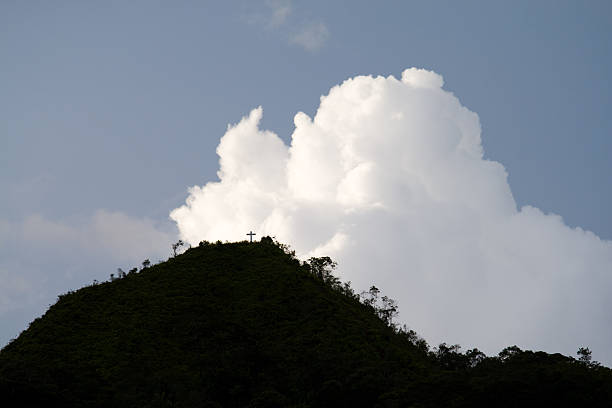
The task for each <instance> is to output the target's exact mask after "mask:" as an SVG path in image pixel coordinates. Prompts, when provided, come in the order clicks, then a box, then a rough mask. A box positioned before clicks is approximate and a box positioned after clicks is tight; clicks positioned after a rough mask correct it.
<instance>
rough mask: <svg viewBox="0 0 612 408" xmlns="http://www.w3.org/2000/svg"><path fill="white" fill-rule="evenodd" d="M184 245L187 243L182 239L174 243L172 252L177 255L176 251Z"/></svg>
mask: <svg viewBox="0 0 612 408" xmlns="http://www.w3.org/2000/svg"><path fill="white" fill-rule="evenodd" d="M183 245H185V243H184V242H183V240H180V239H179V240H178V241H177V242H176V243H175V244H172V254H173V255H174V256H176V251H177V250H178V249H179V248H180V247H182V246H183Z"/></svg>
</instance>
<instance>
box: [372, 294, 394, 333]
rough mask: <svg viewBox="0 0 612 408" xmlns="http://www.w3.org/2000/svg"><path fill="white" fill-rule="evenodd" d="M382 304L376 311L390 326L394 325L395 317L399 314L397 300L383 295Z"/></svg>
mask: <svg viewBox="0 0 612 408" xmlns="http://www.w3.org/2000/svg"><path fill="white" fill-rule="evenodd" d="M381 301H382V306H381V307H379V308H378V310H377V311H376V312H377V313H378V316H379V317H380V318H381V319H382V320H383V321H384V322H385V323H387V325H389V326H393V319H394V318H395V317H397V315H398V313H399V312H398V307H397V301H395V300H393V299H391V298H389V297H387V296H383V297H382V298H381Z"/></svg>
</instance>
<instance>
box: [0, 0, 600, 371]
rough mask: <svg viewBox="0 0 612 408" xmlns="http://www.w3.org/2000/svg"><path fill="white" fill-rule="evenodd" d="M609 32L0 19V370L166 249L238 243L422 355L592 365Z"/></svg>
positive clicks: (404, 19)
mask: <svg viewBox="0 0 612 408" xmlns="http://www.w3.org/2000/svg"><path fill="white" fill-rule="evenodd" d="M611 12H612V7H611V6H610V4H609V2H605V1H602V2H597V1H591V2H588V3H585V2H578V1H575V2H568V1H540V2H528V1H515V2H504V3H502V2H485V1H479V2H470V1H466V2H453V1H449V2H439V1H432V2H426V3H424V2H409V1H408V2H404V1H401V2H400V1H397V2H393V1H388V2H380V3H377V4H376V5H373V3H371V2H366V1H363V2H359V1H350V2H348V1H337V2H320V1H311V2H308V3H304V2H295V1H293V2H292V1H252V2H246V1H244V2H241V1H236V2H212V1H210V2H207V1H180V2H173V3H172V4H170V3H166V2H144V1H142V2H139V1H131V2H119V1H117V2H112V1H111V2H105V3H103V4H102V3H93V2H68V1H66V2H62V1H60V2H54V3H53V4H51V3H48V2H35V1H32V2H28V3H26V2H16V1H5V2H2V4H0V56H1V58H2V63H1V64H0V89H1V90H2V92H0V126H1V127H0V142H1V144H0V191H2V193H1V195H0V344H5V343H6V342H7V341H9V340H10V339H11V338H14V337H16V336H17V335H18V334H19V333H20V331H22V330H24V329H25V328H26V327H27V325H28V322H29V321H31V320H33V319H34V318H35V317H37V316H40V315H41V314H42V313H44V311H45V310H46V308H47V307H48V306H49V305H50V304H52V303H54V302H55V299H56V297H57V295H58V294H60V293H64V292H66V291H68V290H74V289H77V288H79V287H81V286H83V285H85V284H90V283H91V282H92V281H93V280H94V279H96V280H105V279H108V277H109V275H110V273H114V272H116V269H117V268H118V267H121V268H123V269H129V268H131V267H133V266H136V265H138V264H139V263H140V262H141V261H142V260H144V259H146V258H150V259H151V260H152V261H154V262H156V261H157V260H161V259H165V258H167V257H168V256H169V255H170V252H171V247H170V245H171V243H172V242H175V241H176V240H177V239H179V238H184V239H186V240H187V241H189V242H193V243H195V242H197V241H198V240H201V239H209V240H216V239H222V240H226V239H227V240H231V241H234V240H242V239H245V238H246V236H244V234H245V233H246V232H248V231H249V230H250V229H253V230H254V231H255V232H257V233H258V234H260V235H259V236H261V234H270V235H274V236H277V237H278V238H279V239H283V240H284V241H285V242H286V243H288V244H290V245H292V246H293V247H294V248H296V250H297V251H298V253H299V254H300V255H302V256H304V257H307V256H310V255H317V256H318V255H328V254H329V255H331V256H333V257H334V258H335V259H337V260H338V262H339V272H340V273H341V274H342V278H343V279H350V280H352V281H353V285H354V286H355V287H356V288H357V289H358V290H362V289H367V287H368V285H369V284H371V283H373V284H376V285H377V286H378V287H379V288H381V290H382V292H383V293H385V294H389V295H390V296H391V297H393V298H395V299H397V300H398V302H399V306H400V311H401V316H400V318H401V319H402V320H403V322H405V323H406V324H408V325H409V326H410V327H412V328H414V329H416V330H417V331H418V332H419V333H421V334H422V335H423V336H424V337H425V338H426V339H428V340H429V341H430V343H432V344H436V342H439V341H446V342H449V343H460V344H461V345H462V346H464V347H465V348H468V347H469V348H471V347H478V348H480V349H483V350H484V351H486V352H487V353H489V354H495V353H497V352H498V351H499V350H500V349H501V348H502V347H503V346H506V345H511V344H518V345H519V346H521V347H524V348H538V349H543V350H546V351H549V352H556V351H560V352H563V353H565V354H573V353H574V352H575V350H577V349H578V347H580V346H585V345H587V346H590V347H591V348H592V349H593V355H594V358H595V359H599V360H600V361H602V362H604V363H606V364H607V365H611V364H612V349H610V347H609V344H611V341H612V329H611V328H610V325H609V321H610V315H609V313H607V311H608V310H611V308H610V306H612V304H610V303H612V301H610V300H608V299H607V292H608V290H607V288H609V287H611V286H610V285H611V284H612V256H611V254H612V249H611V247H612V244H611V242H610V240H612V216H610V214H609V212H608V211H606V210H607V209H609V208H611V207H612V189H611V188H610V187H611V185H610V181H609V180H610V178H609V174H612V161H610V160H609V157H610V155H611V154H612V141H611V138H610V135H611V131H612V115H611V114H610V113H611V112H610V102H611V101H610V97H611V95H612V92H611V89H610V83H611V82H610V76H611V74H610V73H611V72H612V66H611V65H612V52H611V51H612V49H611V47H612V46H611V44H612V41H611V40H612V35H611V28H610V27H612V21H611V20H612V17H610V16H612V13H611ZM412 67H415V69H414V70H411V69H410V68H412ZM345 81H347V82H345ZM322 96H325V98H323V99H321V97H322ZM260 107H261V108H260ZM299 112H302V113H299ZM298 113H299V114H298ZM228 126H229V127H228ZM220 159H221V162H220ZM194 186H196V187H194ZM188 198H189V202H188V204H185V200H186V199H188ZM228 202H231V203H234V207H228V206H227V205H226V204H227V203H228ZM170 214H172V218H171V217H170ZM364 253H368V256H367V259H366V260H364V259H362V258H363V254H364ZM517 304H518V305H519V307H516V306H517Z"/></svg>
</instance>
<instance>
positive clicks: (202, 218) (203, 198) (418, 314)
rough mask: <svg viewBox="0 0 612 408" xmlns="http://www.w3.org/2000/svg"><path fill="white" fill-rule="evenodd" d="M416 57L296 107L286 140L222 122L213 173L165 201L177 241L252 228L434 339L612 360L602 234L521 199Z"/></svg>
mask: <svg viewBox="0 0 612 408" xmlns="http://www.w3.org/2000/svg"><path fill="white" fill-rule="evenodd" d="M442 86H443V80H442V77H441V76H440V75H438V74H436V73H434V72H430V71H426V70H422V69H415V68H412V69H408V70H406V71H404V73H403V74H402V77H401V79H396V78H394V77H393V76H389V77H387V78H384V77H371V76H359V77H356V78H351V79H348V80H346V81H345V82H344V83H342V84H341V85H338V86H335V87H333V88H332V89H331V90H330V91H329V94H328V95H326V96H323V97H321V104H320V106H319V108H318V111H317V113H316V115H315V117H314V119H311V118H310V117H309V116H308V115H306V114H304V113H301V112H300V113H298V114H297V115H295V118H294V123H295V130H294V132H293V135H292V140H291V145H290V146H286V145H284V143H283V142H282V141H281V139H280V138H279V137H278V136H277V135H275V134H274V133H272V132H270V131H265V130H261V129H259V122H260V120H261V117H262V109H261V108H257V109H254V110H253V111H252V112H251V113H250V114H249V115H248V116H247V117H245V118H243V119H242V120H241V121H240V122H239V123H238V124H236V125H234V126H229V127H228V130H227V132H226V134H225V135H224V136H223V137H222V138H221V142H220V144H219V147H218V149H217V153H218V154H219V156H220V170H219V173H218V175H219V178H220V181H219V182H209V183H207V184H206V185H204V186H202V187H199V186H195V187H193V188H191V189H190V192H189V197H188V198H187V202H186V205H183V206H181V207H180V208H177V209H175V210H174V211H172V213H171V218H172V219H173V220H175V221H176V223H177V225H178V228H179V231H180V235H181V237H182V238H183V239H184V240H186V241H187V242H190V243H192V244H196V243H198V242H199V241H200V240H211V241H215V240H218V239H220V240H243V239H246V236H245V234H246V232H248V231H249V230H250V229H253V230H254V231H255V232H257V233H258V234H259V236H264V235H271V236H276V237H277V238H278V239H279V240H281V241H282V242H285V243H289V244H291V245H292V246H293V247H294V249H296V251H297V252H298V254H299V255H300V256H302V257H303V258H306V257H309V256H312V255H316V256H322V255H329V256H331V257H332V258H334V259H335V260H337V261H338V262H339V272H340V273H341V274H342V278H343V279H344V280H351V281H352V282H353V286H354V287H356V288H358V289H359V290H363V289H366V288H368V287H369V285H371V284H375V285H377V286H378V287H379V288H381V289H382V291H383V293H385V294H387V295H389V296H391V297H392V298H395V299H397V300H398V301H399V305H400V310H401V316H400V317H401V320H402V321H403V322H405V323H407V324H408V325H409V326H410V327H412V328H414V329H416V330H417V331H418V332H420V333H421V334H422V335H424V336H425V337H426V338H427V339H428V340H429V341H430V342H431V343H434V344H436V343H438V342H441V341H447V342H451V343H460V344H462V345H463V346H469V347H474V346H476V347H479V348H481V349H483V350H485V351H486V352H487V353H496V352H498V351H499V350H501V349H502V348H503V347H506V346H508V345H513V344H517V345H519V346H520V347H524V348H533V349H545V350H547V351H550V352H557V351H559V352H564V353H566V354H570V355H571V354H574V353H575V351H576V350H577V348H578V347H579V346H583V345H588V346H589V347H591V348H592V349H594V350H595V353H597V356H596V357H597V358H599V359H600V360H603V361H606V362H607V363H608V364H610V363H612V349H611V348H610V344H612V326H610V324H609V321H610V314H609V311H610V310H612V299H611V298H610V297H609V288H610V287H612V242H611V241H604V240H601V239H599V238H598V237H597V236H596V235H594V234H593V233H591V232H588V231H584V230H582V229H580V228H575V229H572V228H569V227H568V226H567V225H565V224H564V222H563V219H562V218H561V217H559V216H557V215H554V214H545V213H543V212H542V211H540V210H539V209H537V208H534V207H531V206H526V207H523V208H521V209H518V208H517V206H516V203H515V201H514V198H513V196H512V192H511V190H510V187H509V185H508V182H507V174H506V171H505V169H504V167H503V166H502V165H501V164H500V163H498V162H495V161H491V160H487V159H485V158H484V157H483V148H482V144H481V129H480V123H479V118H478V116H477V115H476V114H475V113H474V112H471V111H470V110H468V109H467V108H465V107H464V106H462V105H461V103H460V102H459V100H458V99H457V98H456V97H455V96H454V95H453V94H451V93H450V92H448V91H445V90H444V89H443V88H442Z"/></svg>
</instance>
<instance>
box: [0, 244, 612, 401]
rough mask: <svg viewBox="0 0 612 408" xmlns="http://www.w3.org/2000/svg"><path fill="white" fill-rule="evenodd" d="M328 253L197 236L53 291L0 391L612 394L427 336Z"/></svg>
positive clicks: (59, 396) (245, 396)
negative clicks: (362, 290) (121, 272)
mask: <svg viewBox="0 0 612 408" xmlns="http://www.w3.org/2000/svg"><path fill="white" fill-rule="evenodd" d="M333 266H334V264H333V263H332V262H331V260H329V259H328V258H318V259H311V260H310V262H308V263H300V262H299V261H298V260H296V259H295V258H294V256H293V255H292V254H291V253H290V252H289V251H288V250H287V248H286V247H284V246H283V245H280V244H277V243H275V242H273V241H272V239H270V238H264V239H262V241H261V242H257V243H247V242H241V243H230V244H222V243H217V244H209V243H202V244H201V245H200V246H199V247H197V248H191V249H189V250H187V251H186V252H185V253H184V254H182V255H178V256H176V257H173V258H170V259H169V260H168V261H166V262H164V263H161V264H158V265H155V266H148V267H145V268H143V269H142V270H140V271H132V272H131V273H129V274H127V275H126V276H125V277H122V278H121V279H114V280H113V281H111V282H104V283H99V284H95V285H92V286H88V287H85V288H82V289H80V290H78V291H75V292H71V293H68V294H65V295H62V296H60V297H59V299H58V301H57V303H56V304H55V305H53V306H51V308H50V309H49V310H48V311H47V313H46V314H45V315H44V316H42V317H41V318H38V319H36V320H35V321H33V322H32V323H31V324H30V327H29V328H28V329H27V330H26V331H24V332H23V333H22V334H21V335H20V336H19V337H18V338H17V339H16V340H14V341H12V342H11V343H10V344H9V345H7V346H6V347H5V348H4V349H3V350H2V351H1V352H0V393H1V396H0V398H2V401H3V404H2V406H6V407H9V406H20V407H21V406H45V407H49V406H64V407H410V406H413V407H478V406H483V407H484V406H486V407H525V406H555V407H559V406H573V407H588V406H599V407H609V406H610V402H611V401H612V372H611V370H609V369H608V368H605V367H601V366H599V365H597V364H594V363H592V362H589V361H588V359H583V361H578V360H575V359H573V358H571V357H565V356H562V355H559V354H553V355H550V354H546V353H544V352H531V351H522V350H520V349H518V348H516V347H509V348H507V349H505V350H503V351H502V352H501V353H500V355H499V356H496V357H485V356H484V355H483V354H482V353H480V352H478V350H475V349H473V350H469V351H467V352H465V353H461V352H460V350H459V349H458V348H457V347H454V346H447V345H440V346H438V347H436V348H434V349H431V350H430V349H429V347H428V346H427V344H426V343H425V342H424V341H423V340H422V339H420V338H419V337H418V336H417V335H416V334H415V333H414V332H412V331H409V330H406V329H399V328H397V327H395V326H394V324H393V323H392V317H393V315H394V313H395V305H394V303H393V301H392V300H390V299H387V298H384V299H383V298H382V296H378V293H377V292H376V291H375V290H372V291H370V292H369V293H368V294H367V295H366V296H364V297H360V296H358V295H356V294H355V293H354V292H353V291H352V289H351V288H350V286H348V285H343V284H341V283H340V282H339V281H338V280H337V279H336V278H334V277H333V275H332V273H331V272H332V269H333Z"/></svg>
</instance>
